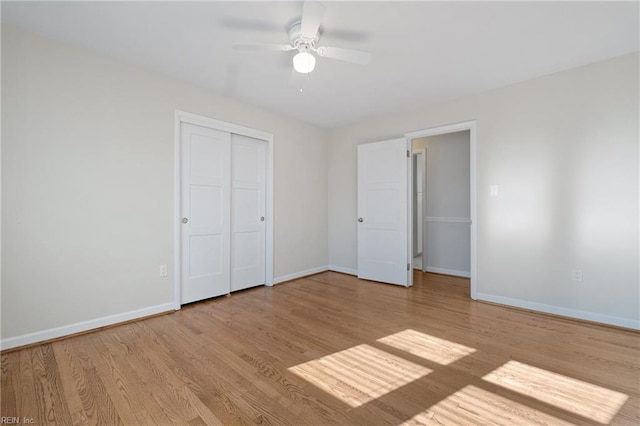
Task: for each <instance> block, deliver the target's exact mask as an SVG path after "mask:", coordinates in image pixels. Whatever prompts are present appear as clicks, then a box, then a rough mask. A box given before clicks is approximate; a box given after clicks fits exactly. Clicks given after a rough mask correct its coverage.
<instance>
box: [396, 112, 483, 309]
mask: <svg viewBox="0 0 640 426" xmlns="http://www.w3.org/2000/svg"><path fill="white" fill-rule="evenodd" d="M465 130H469V169H470V170H469V175H470V179H469V180H470V181H469V193H470V200H469V201H470V203H469V207H470V209H469V210H470V211H469V213H470V217H471V224H470V226H471V229H470V231H471V236H470V237H471V238H470V240H471V247H470V252H471V256H470V257H471V259H470V269H471V270H470V271H469V272H470V281H471V298H472V299H473V300H477V299H478V275H477V272H478V270H477V268H478V267H477V265H478V263H477V260H478V253H477V240H478V228H477V223H478V221H477V213H478V211H477V203H476V200H477V192H478V188H477V183H476V170H477V168H476V152H477V141H476V121H475V120H472V121H464V122H461V123H455V124H449V125H446V126H438V127H432V128H429V129H425V130H418V131H415V132H409V133H405V137H406V138H407V141H408V142H409V144H411V143H412V141H413V139H418V138H423V137H426V136H436V135H443V134H447V133H455V132H461V131H465ZM410 146H411V145H410ZM412 166H413V162H411V165H410V167H412ZM411 173H413V171H411ZM409 227H410V228H413V223H412V222H411V221H410V222H409ZM412 235H413V229H409V236H410V237H411V236H412Z"/></svg>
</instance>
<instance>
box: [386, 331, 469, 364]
mask: <svg viewBox="0 0 640 426" xmlns="http://www.w3.org/2000/svg"><path fill="white" fill-rule="evenodd" d="M378 342H380V343H384V344H385V345H389V346H393V347H394V348H396V349H400V350H403V351H405V352H408V353H410V354H412V355H415V356H419V357H420V358H424V359H427V360H429V361H433V362H437V363H438V364H442V365H448V364H451V363H452V362H455V361H457V360H459V359H460V358H464V357H465V356H467V355H470V354H472V353H474V352H475V351H476V350H475V349H473V348H470V347H468V346H464V345H461V344H459V343H453V342H451V341H449V340H445V339H440V338H438V337H434V336H431V335H428V334H424V333H420V332H419V331H415V330H410V329H409V330H404V331H401V332H399V333H395V334H391V335H389V336H386V337H382V338H380V339H378Z"/></svg>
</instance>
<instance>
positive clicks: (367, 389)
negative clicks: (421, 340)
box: [289, 345, 431, 407]
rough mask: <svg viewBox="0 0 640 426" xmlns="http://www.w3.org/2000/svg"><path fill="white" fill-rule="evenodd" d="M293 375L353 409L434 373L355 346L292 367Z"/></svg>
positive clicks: (419, 366)
mask: <svg viewBox="0 0 640 426" xmlns="http://www.w3.org/2000/svg"><path fill="white" fill-rule="evenodd" d="M289 371H291V372H292V373H294V374H296V375H298V376H300V377H302V378H303V379H305V380H306V381H308V382H309V383H312V384H313V385H315V386H317V387H318V388H320V389H322V390H323V391H325V392H327V393H329V394H330V395H332V396H334V397H336V398H338V399H340V400H341V401H343V402H345V403H347V404H348V405H350V406H351V407H359V406H360V405H362V404H366V403H367V402H369V401H371V400H374V399H376V398H379V397H381V396H382V395H385V394H387V393H389V392H391V391H393V390H395V389H398V388H400V387H401V386H404V385H406V384H408V383H411V382H413V381H414V380H417V379H419V378H421V377H424V376H426V375H427V374H429V373H430V372H431V370H430V369H428V368H425V367H423V366H421V365H418V364H415V363H413V362H411V361H407V360H405V359H402V358H400V357H397V356H395V355H392V354H390V353H387V352H384V351H382V350H380V349H376V348H374V347H372V346H369V345H358V346H354V347H352V348H349V349H346V350H344V351H340V352H336V353H334V354H331V355H327V356H324V357H322V358H318V359H315V360H312V361H309V362H306V363H304V364H300V365H296V366H294V367H290V368H289Z"/></svg>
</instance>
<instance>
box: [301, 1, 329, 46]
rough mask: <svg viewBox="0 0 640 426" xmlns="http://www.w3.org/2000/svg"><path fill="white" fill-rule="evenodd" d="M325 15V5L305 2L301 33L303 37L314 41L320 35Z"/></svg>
mask: <svg viewBox="0 0 640 426" xmlns="http://www.w3.org/2000/svg"><path fill="white" fill-rule="evenodd" d="M323 15H324V5H323V4H322V3H319V2H317V1H305V2H304V6H303V7H302V26H301V28H300V32H301V33H302V37H305V38H310V39H314V38H315V37H316V35H317V34H318V29H319V28H320V23H321V22H322V16H323Z"/></svg>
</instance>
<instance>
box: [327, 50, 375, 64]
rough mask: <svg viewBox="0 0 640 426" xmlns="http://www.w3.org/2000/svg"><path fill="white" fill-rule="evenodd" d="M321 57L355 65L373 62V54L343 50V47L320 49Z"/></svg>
mask: <svg viewBox="0 0 640 426" xmlns="http://www.w3.org/2000/svg"><path fill="white" fill-rule="evenodd" d="M316 52H318V55H319V56H324V57H325V58H331V59H337V60H339V61H345V62H352V63H354V64H360V65H367V64H368V63H369V62H371V57H372V55H371V53H369V52H363V51H361V50H352V49H343V48H342V47H328V46H323V47H318V49H317V50H316Z"/></svg>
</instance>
